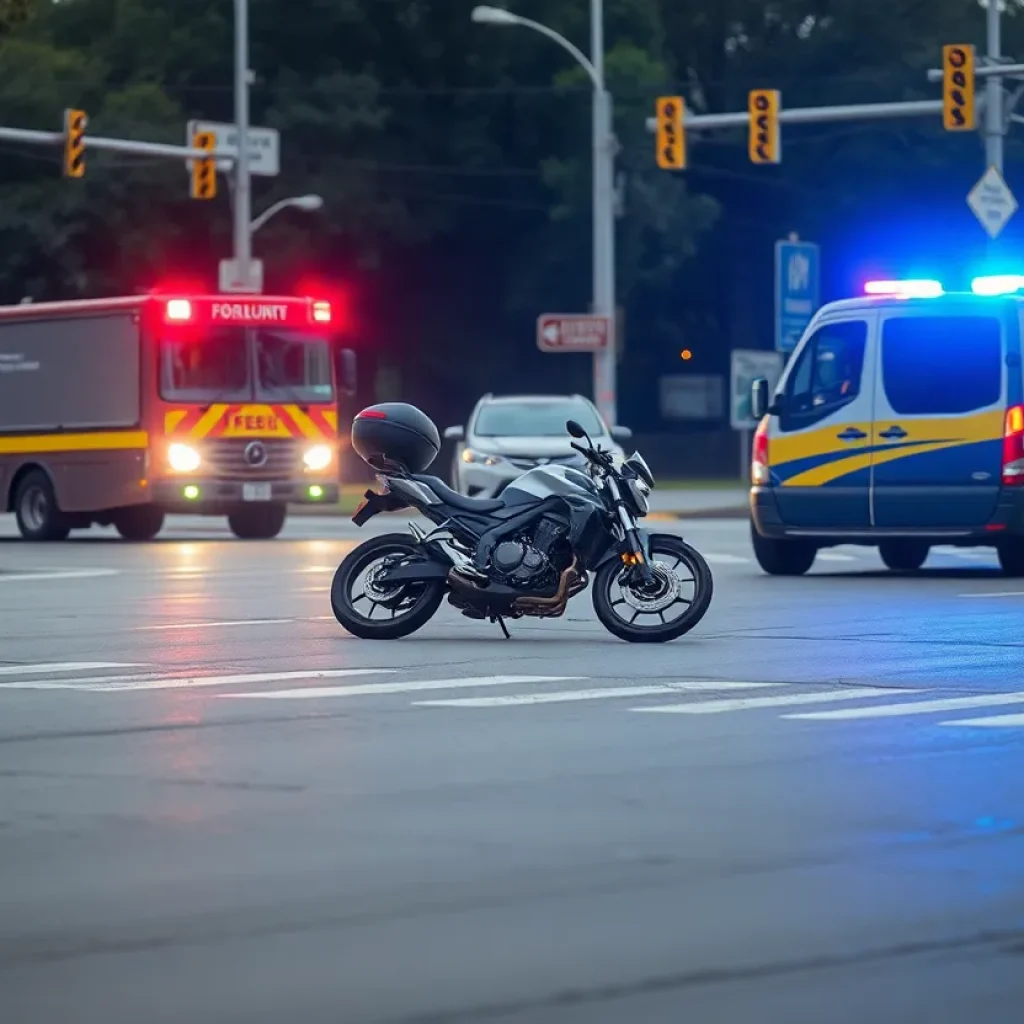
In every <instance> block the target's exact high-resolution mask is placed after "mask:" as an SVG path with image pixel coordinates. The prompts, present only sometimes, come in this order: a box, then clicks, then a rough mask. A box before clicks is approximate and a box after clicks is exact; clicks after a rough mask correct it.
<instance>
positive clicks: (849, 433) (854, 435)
mask: <svg viewBox="0 0 1024 1024" xmlns="http://www.w3.org/2000/svg"><path fill="white" fill-rule="evenodd" d="M867 436H868V435H867V434H865V433H864V431H863V430H858V429H857V428H856V427H847V428H846V430H844V431H843V432H842V433H841V434H836V437H838V438H839V440H840V441H860V440H862V439H863V438H865V437H867Z"/></svg>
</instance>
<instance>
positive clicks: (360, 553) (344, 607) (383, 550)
mask: <svg viewBox="0 0 1024 1024" xmlns="http://www.w3.org/2000/svg"><path fill="white" fill-rule="evenodd" d="M417 557H419V552H418V550H417V544H416V542H415V541H414V540H412V539H411V538H410V537H407V536H406V535H405V534H402V533H389V534H385V535H383V536H381V537H373V538H372V539H370V540H367V541H364V542H363V543H362V544H360V545H359V547H357V548H355V549H354V550H353V551H350V552H349V553H348V554H347V555H346V556H345V557H344V558H343V559H342V561H341V565H339V566H338V570H337V572H335V574H334V581H333V582H332V584H331V610H332V611H333V612H334V617H335V618H336V619H337V620H338V622H340V623H341V625H342V626H344V627H345V629H347V630H348V631H349V632H350V633H351V634H352V635H353V636H357V637H359V638H360V639H361V640H397V639H399V638H400V637H403V636H409V634H410V633H415V632H416V630H418V629H420V628H422V627H423V626H425V625H426V624H427V623H428V622H429V621H430V619H431V618H433V616H434V613H435V612H436V611H437V609H438V608H439V607H440V605H441V601H442V600H443V599H444V593H445V584H444V582H443V581H442V580H428V581H425V582H418V583H403V584H399V585H397V586H396V585H394V584H390V585H389V584H386V583H381V582H380V581H379V578H380V576H381V575H382V573H383V572H384V571H385V569H387V568H389V567H391V566H394V565H396V564H398V565H401V564H402V563H404V562H409V561H413V560H414V559H416V558H417ZM378 609H379V611H378Z"/></svg>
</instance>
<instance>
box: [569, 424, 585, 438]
mask: <svg viewBox="0 0 1024 1024" xmlns="http://www.w3.org/2000/svg"><path fill="white" fill-rule="evenodd" d="M565 429H566V430H567V431H568V432H569V436H570V437H575V438H577V439H578V438H581V437H586V436H587V432H586V431H585V430H584V429H583V428H582V427H581V426H580V425H579V424H578V423H577V422H576V421H575V420H566V421H565Z"/></svg>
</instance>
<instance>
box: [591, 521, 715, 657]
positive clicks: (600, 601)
mask: <svg viewBox="0 0 1024 1024" xmlns="http://www.w3.org/2000/svg"><path fill="white" fill-rule="evenodd" d="M659 556H660V557H659ZM651 562H652V568H654V569H655V570H656V572H657V573H658V580H657V582H656V585H655V586H654V587H652V588H651V589H650V591H648V592H647V593H644V592H642V591H640V590H638V589H636V588H632V587H626V586H624V585H622V584H621V583H620V578H621V577H623V576H624V574H625V572H626V568H625V566H623V565H622V564H621V563H619V562H609V563H608V564H606V565H604V566H602V567H601V568H600V569H599V570H598V571H597V574H596V576H595V577H594V584H593V590H592V597H593V602H594V611H595V612H596V613H597V617H598V618H599V619H600V620H601V625H603V626H604V628H605V629H607V630H608V632H609V633H613V634H614V635H615V636H617V637H619V639H620V640H628V641H629V642H630V643H634V644H661V643H666V642H667V641H669V640H676V639H678V638H679V637H681V636H683V635H684V634H685V633H689V632H690V630H691V629H693V627H694V626H696V625H697V623H699V622H700V620H701V619H703V618H704V615H705V614H706V613H707V610H708V608H709V607H710V605H711V598H712V596H713V594H714V578H713V576H712V575H711V569H710V567H709V566H708V563H707V562H706V561H705V560H704V557H703V555H701V553H700V552H699V551H697V550H696V549H695V548H692V547H691V546H690V545H689V544H687V543H686V541H684V540H683V539H682V537H675V536H672V535H670V534H658V535H657V536H655V537H653V538H652V539H651ZM681 570H685V571H686V574H687V575H686V576H685V578H683V577H682V574H681ZM669 577H674V580H675V582H673V579H672V578H669ZM690 583H692V584H693V596H692V597H689V598H687V597H683V596H682V594H683V590H684V588H685V586H686V585H687V584H690ZM616 591H618V592H619V595H620V596H618V597H615V596H614V594H615V593H616ZM666 602H667V603H666ZM679 604H683V605H685V610H684V611H683V612H682V613H681V614H680V615H678V616H676V617H675V618H673V619H671V620H670V621H668V620H666V613H667V612H669V611H671V610H672V609H673V608H675V606H676V605H679ZM644 608H650V609H654V610H652V611H644V610H643V609H644ZM651 615H654V616H657V617H658V619H659V620H660V621H658V622H656V623H655V624H654V625H649V626H648V625H637V624H636V621H637V619H638V618H640V617H641V616H651Z"/></svg>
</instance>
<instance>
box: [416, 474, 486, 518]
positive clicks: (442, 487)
mask: <svg viewBox="0 0 1024 1024" xmlns="http://www.w3.org/2000/svg"><path fill="white" fill-rule="evenodd" d="M410 479H412V480H415V481H416V482H417V483H421V484H426V485H427V487H429V488H430V489H431V490H432V491H433V492H434V493H435V494H436V495H437V496H438V497H439V498H440V499H441V500H442V501H443V502H444V503H445V504H446V505H451V506H452V508H458V509H462V511H463V512H497V510H498V509H499V508H504V507H505V503H504V502H503V501H501V500H500V499H498V498H468V497H466V495H465V494H459V492H458V491H453V490H452V489H451V488H450V487H449V486H448V485H447V484H446V483H445V482H444V481H443V480H441V479H440V478H438V477H436V476H427V475H426V474H425V473H419V474H416V475H413V476H412V477H410Z"/></svg>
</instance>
